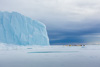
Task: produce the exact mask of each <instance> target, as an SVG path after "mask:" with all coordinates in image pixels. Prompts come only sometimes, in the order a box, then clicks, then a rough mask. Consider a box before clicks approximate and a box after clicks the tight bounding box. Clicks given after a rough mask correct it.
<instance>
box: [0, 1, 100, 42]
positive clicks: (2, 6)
mask: <svg viewBox="0 0 100 67" xmlns="http://www.w3.org/2000/svg"><path fill="white" fill-rule="evenodd" d="M0 11H9V12H12V11H15V12H18V13H21V14H23V15H25V16H28V17H30V18H32V19H34V20H39V21H41V22H43V23H45V24H46V26H47V30H48V35H49V38H50V42H51V44H67V43H100V30H99V29H100V0H0Z"/></svg>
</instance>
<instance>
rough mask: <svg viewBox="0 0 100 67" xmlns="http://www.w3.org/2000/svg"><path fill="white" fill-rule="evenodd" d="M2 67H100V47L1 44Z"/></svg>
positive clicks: (0, 65) (0, 63)
mask: <svg viewBox="0 0 100 67" xmlns="http://www.w3.org/2000/svg"><path fill="white" fill-rule="evenodd" d="M0 67H100V45H86V46H63V45H61V46H57V45H55V46H18V45H8V44H2V43H1V44H0Z"/></svg>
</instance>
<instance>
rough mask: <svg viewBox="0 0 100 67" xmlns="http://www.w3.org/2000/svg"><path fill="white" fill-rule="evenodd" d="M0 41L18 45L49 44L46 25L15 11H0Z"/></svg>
mask: <svg viewBox="0 0 100 67" xmlns="http://www.w3.org/2000/svg"><path fill="white" fill-rule="evenodd" d="M0 42H1V43H7V44H18V45H43V46H44V45H49V39H48V35H47V31H46V26H45V25H44V24H43V23H41V22H39V21H35V20H32V19H30V18H28V17H25V16H24V15H21V14H19V13H17V12H12V13H9V12H0Z"/></svg>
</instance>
